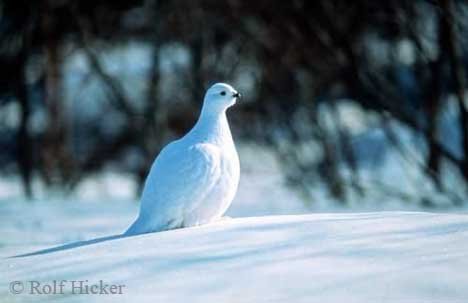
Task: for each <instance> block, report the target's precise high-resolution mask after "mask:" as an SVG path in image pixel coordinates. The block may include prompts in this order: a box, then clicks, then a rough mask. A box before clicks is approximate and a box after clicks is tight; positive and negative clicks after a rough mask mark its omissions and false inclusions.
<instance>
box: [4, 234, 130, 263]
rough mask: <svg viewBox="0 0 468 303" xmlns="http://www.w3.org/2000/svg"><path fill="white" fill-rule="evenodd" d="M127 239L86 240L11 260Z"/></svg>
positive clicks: (103, 238) (123, 236) (102, 238)
mask: <svg viewBox="0 0 468 303" xmlns="http://www.w3.org/2000/svg"><path fill="white" fill-rule="evenodd" d="M127 237H130V236H129V235H124V234H119V235H112V236H106V237H101V238H95V239H91V240H86V241H77V242H72V243H68V244H63V245H59V246H55V247H51V248H46V249H42V250H38V251H34V252H30V253H26V254H21V255H15V256H11V257H9V258H23V257H30V256H37V255H44V254H50V253H53V252H58V251H64V250H69V249H73V248H78V247H83V246H88V245H93V244H97V243H102V242H106V241H111V240H117V239H122V238H127Z"/></svg>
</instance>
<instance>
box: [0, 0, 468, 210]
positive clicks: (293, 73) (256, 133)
mask: <svg viewBox="0 0 468 303" xmlns="http://www.w3.org/2000/svg"><path fill="white" fill-rule="evenodd" d="M0 9H1V20H0V36H1V44H2V45H1V47H0V50H1V52H0V60H1V62H2V63H5V65H4V66H5V72H4V73H3V74H2V75H1V76H0V77H1V79H2V85H1V86H0V89H1V92H0V96H2V97H1V98H2V99H1V100H2V101H1V102H0V104H1V105H5V104H7V103H9V102H12V101H9V100H15V101H14V102H17V103H18V104H19V105H20V108H21V115H20V116H21V118H20V119H19V121H20V122H19V124H18V126H17V129H16V130H15V131H16V132H17V135H16V138H17V139H16V145H17V150H18V153H17V154H16V159H17V163H18V168H19V169H18V171H19V172H20V174H21V176H22V179H23V181H24V184H25V192H26V193H28V194H29V193H31V186H30V183H31V176H32V173H33V171H34V170H38V171H40V172H41V176H42V179H43V180H44V181H45V182H46V183H48V184H50V185H53V184H59V185H60V186H68V187H70V188H73V186H74V185H76V184H77V183H78V182H79V181H80V180H82V179H83V178H85V177H86V176H88V175H89V174H91V173H94V172H98V171H100V170H102V169H104V168H105V167H106V166H107V165H109V164H111V163H116V162H117V163H119V162H121V163H126V161H123V160H122V159H127V158H128V155H129V154H132V155H134V156H135V155H137V156H136V158H137V161H136V164H135V163H134V164H132V165H127V166H125V165H123V164H122V165H120V169H121V170H123V171H126V172H130V173H132V174H134V175H135V178H136V179H137V181H138V182H139V183H140V184H141V183H142V182H143V180H144V177H145V175H146V171H147V169H148V167H149V165H150V163H151V162H152V160H153V158H154V154H155V153H156V152H158V151H159V150H160V148H161V147H162V146H163V145H164V143H165V142H166V141H167V140H169V139H171V138H173V137H174V136H175V135H176V134H180V133H183V132H184V131H185V130H186V129H187V128H189V127H190V126H191V125H192V122H193V120H194V118H195V117H196V114H197V112H196V110H195V109H197V108H199V106H200V103H201V101H202V98H203V91H204V88H205V87H206V86H207V85H208V84H210V82H211V81H213V80H215V79H220V80H221V79H222V80H224V81H235V82H237V83H238V84H239V85H241V86H242V85H244V86H245V87H250V88H251V92H250V98H249V99H250V101H251V102H249V103H247V104H245V105H244V106H243V107H242V108H241V109H240V110H241V112H240V113H239V114H238V115H236V116H237V117H236V118H235V121H234V122H235V123H238V124H239V125H249V127H239V128H236V129H239V136H241V137H242V138H243V139H244V140H253V141H255V142H257V143H259V144H263V145H265V146H268V147H269V148H271V149H272V150H274V151H275V153H276V155H277V156H278V157H279V159H280V160H281V161H280V163H281V164H282V165H283V168H284V171H285V175H286V178H287V180H288V181H289V183H290V184H291V185H293V186H295V187H296V188H300V189H301V191H302V192H303V193H305V194H306V195H309V194H311V185H312V184H314V183H316V182H318V181H323V182H324V184H325V185H326V186H327V188H328V189H329V192H330V194H331V195H333V196H334V197H336V198H337V199H338V200H340V201H343V202H345V201H346V200H347V198H348V193H349V190H350V189H352V190H354V191H355V192H357V193H358V194H359V195H363V194H365V193H366V190H365V188H366V186H365V185H366V184H364V181H363V180H362V179H361V177H360V166H361V162H360V161H361V160H360V159H361V158H362V155H360V154H359V149H358V148H357V147H356V145H355V144H354V141H355V139H356V138H355V135H354V134H353V133H352V130H350V129H348V128H347V127H346V126H343V124H342V123H341V120H342V117H341V114H340V111H341V109H340V108H342V106H341V105H342V103H343V100H347V102H352V103H353V104H355V105H357V106H359V107H360V108H363V109H364V111H365V113H367V114H368V116H371V115H372V116H376V117H378V118H379V119H378V120H379V121H381V127H382V129H383V130H384V133H385V135H386V136H387V139H388V141H389V142H392V144H394V146H395V147H396V148H397V149H398V150H400V151H401V152H402V154H403V155H404V156H405V157H408V154H407V152H405V150H404V148H402V143H401V141H402V138H401V136H400V135H399V134H398V133H395V132H393V130H392V128H391V127H390V126H389V125H390V123H389V121H398V123H400V124H401V125H405V127H407V128H408V129H411V130H412V132H414V133H416V134H418V136H419V137H420V138H421V139H422V140H424V142H425V146H424V147H421V148H420V150H419V151H420V152H421V155H422V158H423V159H424V160H423V161H422V162H421V161H419V160H415V161H413V162H415V165H418V166H420V169H421V171H423V172H424V173H425V174H426V175H427V177H428V178H429V179H431V180H432V181H433V183H434V184H435V186H436V187H437V188H438V190H440V191H441V192H443V193H445V194H446V195H447V196H449V197H450V198H451V199H452V200H453V201H454V202H459V201H462V200H463V198H464V197H460V196H457V195H458V194H454V193H451V192H450V189H449V188H448V187H447V186H446V185H447V184H446V183H447V182H446V181H447V180H445V178H446V177H445V175H446V174H445V173H444V167H447V165H446V164H449V166H450V167H454V168H455V170H458V173H459V174H460V175H461V179H462V180H464V181H463V182H464V186H465V187H466V185H467V184H468V109H467V104H468V102H467V100H465V98H466V97H465V95H466V92H465V89H466V87H465V86H466V68H467V62H468V60H467V45H468V41H467V40H466V38H465V37H467V35H466V32H467V28H468V23H467V22H466V21H465V20H466V19H467V18H466V17H467V14H468V4H467V3H466V2H465V1H456V0H438V1H423V0H418V1H409V2H408V1H396V0H390V1H386V2H375V1H374V2H373V1H364V0H358V1H354V2H353V3H350V2H349V1H344V0H323V1H305V0H294V1H289V2H284V1H277V2H274V3H273V2H271V1H266V0H261V1H243V0H230V1H224V2H223V1H214V0H202V1H182V0H172V1H158V0H146V1H123V0H122V1H108V0H98V1H94V2H92V3H91V2H77V1H71V0H61V1H53V0H42V1H35V2H31V3H29V2H27V3H26V2H23V1H4V2H3V3H2V4H1V6H0ZM132 43H139V45H143V47H142V48H143V49H148V50H149V54H150V55H149V56H148V57H146V59H145V60H146V61H147V62H146V64H145V66H146V67H147V69H145V73H144V77H143V78H142V79H143V80H141V81H140V80H138V81H139V82H143V83H142V85H141V87H136V86H135V87H131V88H130V89H129V85H128V83H127V81H128V79H125V78H124V76H123V75H121V74H119V73H116V72H113V71H112V68H109V66H110V65H112V64H114V65H116V64H117V65H118V64H119V62H113V63H112V64H109V63H108V62H107V61H106V58H107V53H108V52H111V51H112V50H115V49H118V48H121V47H123V46H125V45H131V44H132ZM167 50H169V52H167ZM70 54H80V55H82V56H83V57H84V58H85V61H86V68H87V70H88V77H87V78H86V79H88V80H87V81H91V80H90V79H92V81H97V82H99V85H100V86H99V87H100V89H101V90H102V91H104V92H105V93H104V100H101V99H99V98H98V97H97V96H94V97H93V98H94V99H95V100H94V99H93V100H94V101H95V102H96V103H106V104H107V105H106V106H104V108H106V113H102V115H105V117H107V116H109V117H110V116H112V117H118V120H119V121H120V123H121V125H124V127H116V128H115V129H114V130H112V131H109V127H108V126H106V125H107V124H105V121H106V119H104V117H103V119H97V121H92V122H89V121H87V123H82V122H79V121H80V120H79V119H78V118H77V117H78V116H79V114H80V113H78V112H70V111H69V110H68V108H69V107H68V106H67V102H71V101H70V100H67V99H66V97H65V95H66V94H65V93H66V91H65V90H66V89H70V88H69V87H67V86H66V85H65V83H64V82H65V78H66V75H65V74H64V73H65V70H66V69H65V66H66V65H67V63H69V62H70V61H71V59H70V58H71V57H72V56H71V55H70ZM171 56H172V57H171ZM185 57H187V58H186V59H183V58H185ZM174 58H176V59H177V60H181V62H182V61H183V62H184V63H180V64H173V65H171V68H170V69H169V70H170V71H169V72H168V70H167V66H168V64H169V62H170V61H171V60H175V59H174ZM177 60H176V61H177ZM184 60H185V61H184ZM35 62H36V63H35ZM37 62H40V64H37ZM141 63H142V62H132V64H134V65H138V64H141ZM165 68H166V70H165ZM33 69H36V70H34V73H35V74H37V75H38V76H36V77H29V78H28V75H29V74H31V73H32V72H31V71H32V70H33ZM239 79H240V80H239ZM132 83H133V82H132ZM96 95H97V94H96ZM32 96H35V97H34V98H33V97H32ZM37 96H40V97H37ZM451 97H454V98H455V99H454V100H456V104H457V111H456V115H457V116H456V117H455V118H454V119H456V120H457V121H458V123H453V121H451V123H452V124H454V125H456V129H457V131H458V133H459V134H460V148H458V147H457V146H458V144H452V143H450V141H448V140H446V138H444V137H443V131H444V129H443V127H442V126H443V125H442V122H441V121H442V120H443V118H444V115H445V114H444V113H446V112H447V110H448V109H449V104H450V101H449V100H450V98H451ZM39 111H44V112H45V113H46V126H47V127H46V128H45V130H43V131H35V132H31V131H30V127H29V126H28V125H29V124H30V120H31V117H32V116H34V115H35V114H36V113H37V112H39ZM72 121H75V122H73V123H76V125H74V127H73V128H72V127H70V123H72ZM82 137H84V138H85V139H83V140H81V139H80V140H81V141H79V142H80V146H79V147H76V146H77V143H76V142H78V138H82ZM81 144H83V146H81ZM455 145H457V146H455ZM35 154H39V155H41V157H38V158H37V159H36V157H35V156H34V155H35ZM466 192H467V191H466V188H465V191H464V193H465V195H466ZM426 200H427V199H426V198H425V200H424V201H421V202H424V203H426V202H425V201H426Z"/></svg>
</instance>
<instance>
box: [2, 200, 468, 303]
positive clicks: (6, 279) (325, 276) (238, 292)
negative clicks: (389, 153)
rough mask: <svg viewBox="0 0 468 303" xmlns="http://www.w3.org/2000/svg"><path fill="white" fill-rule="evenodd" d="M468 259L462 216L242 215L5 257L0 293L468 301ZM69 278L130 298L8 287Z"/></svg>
mask: <svg viewBox="0 0 468 303" xmlns="http://www.w3.org/2000/svg"><path fill="white" fill-rule="evenodd" d="M122 210H123V209H122ZM101 215H102V214H101ZM77 216H78V217H79V216H80V214H79V213H78V214H77ZM85 223H89V222H87V221H85ZM63 224H64V225H66V223H63ZM90 225H92V224H90ZM114 227H116V226H114ZM81 228H85V227H81ZM86 228H90V227H89V226H87V227H86ZM75 229H80V227H75ZM119 231H120V230H117V229H116V230H114V231H113V232H114V233H117V232H119ZM62 234H63V233H62ZM109 234H111V233H108V234H107V235H109ZM102 236H103V235H102ZM90 238H92V237H88V239H90ZM24 252H26V251H25V250H24V249H23V250H19V249H17V251H16V253H24ZM10 253H11V251H10ZM2 255H4V253H3V251H2ZM467 257H468V216H467V215H462V214H432V213H423V212H373V213H348V214H342V213H341V214H340V213H335V214H310V215H289V216H268V217H250V218H235V219H231V220H224V221H221V222H217V223H214V224H210V225H205V226H200V227H193V228H186V229H178V230H173V231H168V232H161V233H152V234H145V235H140V236H134V237H127V238H114V239H108V240H104V241H100V242H99V241H94V242H91V243H86V242H85V243H78V244H76V243H75V244H74V245H72V246H71V247H68V249H61V250H58V251H55V252H50V253H45V254H40V255H34V256H28V257H22V258H8V259H2V260H1V261H0V272H1V273H2V275H1V276H0V285H2V287H1V288H0V297H2V298H5V299H6V300H7V302H10V301H13V302H17V301H18V302H21V301H28V300H31V299H32V300H36V301H44V300H45V299H46V298H47V299H51V298H53V299H54V302H61V301H65V300H66V301H67V302H106V301H117V302H128V301H130V300H131V301H133V302H187V301H189V302H466V298H467V297H468V287H467V285H468V275H467V274H466V268H468V258H467ZM62 279H65V280H88V281H89V283H99V280H103V281H104V282H106V283H116V284H124V285H125V287H124V288H123V294H121V295H118V294H116V295H70V294H65V295H49V296H46V295H42V296H41V295H37V294H36V295H27V294H21V295H12V294H10V293H9V292H8V287H7V285H8V284H9V283H10V282H11V281H30V280H37V281H41V282H42V283H48V282H49V283H50V282H51V281H53V280H58V281H60V280H62ZM65 289H66V288H65Z"/></svg>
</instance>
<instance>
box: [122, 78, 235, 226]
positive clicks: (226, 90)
mask: <svg viewBox="0 0 468 303" xmlns="http://www.w3.org/2000/svg"><path fill="white" fill-rule="evenodd" d="M240 96H241V95H240V94H239V93H238V92H237V91H236V90H235V89H234V88H233V87H232V86H230V85H228V84H225V83H217V84H215V85H213V86H212V87H210V88H209V89H208V91H207V92H206V94H205V98H204V101H203V107H202V110H201V114H200V117H199V118H198V121H197V123H196V124H195V126H194V127H193V128H192V129H191V130H190V132H188V133H187V134H186V135H185V136H184V137H182V138H181V139H179V140H176V141H174V142H171V143H170V144H168V145H167V146H166V147H164V148H163V149H162V150H161V152H160V153H159V155H158V156H157V158H156V160H155V161H154V163H153V165H152V167H151V170H150V172H149V175H148V176H147V178H146V181H145V185H144V189H143V194H142V196H141V205H140V213H139V215H138V218H137V219H136V220H135V222H134V223H133V224H132V225H131V226H130V227H129V228H128V230H127V231H126V232H125V233H124V234H125V235H135V234H142V233H149V232H155V231H163V230H169V229H174V228H180V227H188V226H195V225H200V224H205V223H208V222H211V221H214V220H217V219H219V218H221V217H222V215H223V214H224V213H225V212H226V210H227V209H228V207H229V205H230V204H231V202H232V200H233V199H234V196H235V194H236V191H237V186H238V183H239V174H240V168H239V157H238V155H237V151H236V148H235V146H234V141H233V139H232V135H231V131H230V129H229V124H228V121H227V118H226V110H227V109H228V108H229V107H231V106H232V105H234V104H235V103H236V100H237V99H239V98H240Z"/></svg>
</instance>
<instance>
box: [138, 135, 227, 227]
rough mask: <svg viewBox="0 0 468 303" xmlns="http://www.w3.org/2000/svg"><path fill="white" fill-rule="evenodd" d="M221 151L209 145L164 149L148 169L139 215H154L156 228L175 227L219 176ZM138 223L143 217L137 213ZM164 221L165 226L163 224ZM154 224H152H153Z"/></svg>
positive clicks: (203, 196) (201, 198) (152, 216)
mask: <svg viewBox="0 0 468 303" xmlns="http://www.w3.org/2000/svg"><path fill="white" fill-rule="evenodd" d="M220 162H221V150H220V148H219V147H217V146H215V145H213V144H209V143H199V144H194V145H190V146H185V145H184V144H181V142H177V141H176V142H174V143H171V144H170V145H168V146H167V147H166V148H165V149H163V151H162V152H161V153H160V154H159V156H158V157H157V159H156V161H155V162H154V164H153V166H152V167H151V170H150V173H149V175H148V178H147V180H146V182H145V187H144V190H143V195H142V201H141V203H142V205H141V211H142V212H145V213H146V212H148V218H150V217H151V218H152V219H151V220H154V217H155V215H157V216H156V217H157V218H158V220H161V222H158V224H160V225H164V224H169V223H170V221H173V220H175V221H176V222H172V223H171V224H173V225H177V224H182V223H183V222H177V220H179V219H180V220H183V216H184V214H186V213H190V212H191V211H192V210H193V209H195V208H196V207H197V206H198V205H199V204H200V203H201V202H202V201H203V199H204V198H205V196H206V195H207V193H208V192H209V191H210V190H211V188H212V187H213V186H214V185H215V184H216V182H217V181H218V180H219V177H220V175H221V167H220ZM140 216H141V217H142V218H141V219H144V217H145V214H144V213H140ZM164 221H167V222H164ZM154 223H156V222H154Z"/></svg>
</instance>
